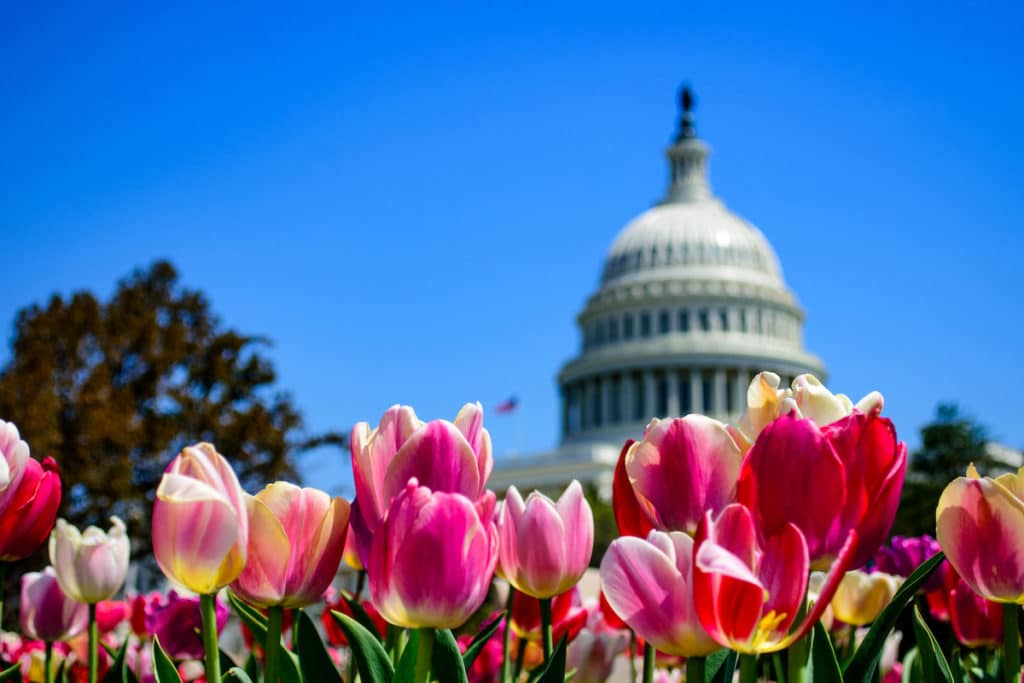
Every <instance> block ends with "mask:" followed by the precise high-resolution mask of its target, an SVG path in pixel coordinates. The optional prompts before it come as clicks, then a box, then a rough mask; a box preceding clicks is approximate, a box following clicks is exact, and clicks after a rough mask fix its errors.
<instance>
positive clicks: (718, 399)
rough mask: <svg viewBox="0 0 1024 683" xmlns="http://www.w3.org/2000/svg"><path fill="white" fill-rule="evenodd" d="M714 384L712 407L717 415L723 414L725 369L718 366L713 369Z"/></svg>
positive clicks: (724, 408)
mask: <svg viewBox="0 0 1024 683" xmlns="http://www.w3.org/2000/svg"><path fill="white" fill-rule="evenodd" d="M714 381H715V384H714V393H713V397H714V399H715V402H714V403H713V404H712V409H713V410H714V412H716V413H718V414H719V415H724V414H725V413H726V412H727V408H726V407H725V399H726V395H725V370H723V369H721V368H718V369H717V370H715V380H714Z"/></svg>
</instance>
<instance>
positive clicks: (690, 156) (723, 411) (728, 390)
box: [491, 90, 825, 494]
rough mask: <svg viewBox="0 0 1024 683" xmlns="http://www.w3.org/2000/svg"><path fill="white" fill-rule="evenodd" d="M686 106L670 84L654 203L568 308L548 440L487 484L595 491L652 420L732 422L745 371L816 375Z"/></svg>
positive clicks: (785, 295) (787, 301)
mask: <svg viewBox="0 0 1024 683" xmlns="http://www.w3.org/2000/svg"><path fill="white" fill-rule="evenodd" d="M692 104H693V99H692V96H691V95H690V93H689V91H687V90H684V91H683V95H682V105H683V106H682V109H683V113H682V117H681V120H680V124H679V131H678V133H677V135H676V137H675V140H674V142H673V143H672V144H671V145H670V146H669V147H668V149H667V150H666V155H667V157H668V162H669V163H668V166H669V181H668V187H667V189H666V191H665V194H664V197H663V199H662V200H661V201H660V202H659V203H658V204H657V205H655V206H654V207H652V208H650V209H648V210H647V211H645V212H643V213H642V214H640V215H639V216H637V217H636V218H634V219H633V220H632V221H630V222H629V223H628V224H627V225H626V226H625V227H624V228H623V229H622V230H621V231H620V232H619V234H618V236H616V237H615V239H614V240H613V242H612V245H611V248H610V249H609V250H608V254H607V256H606V258H605V261H604V264H603V266H602V270H601V278H600V284H599V286H598V288H597V290H596V291H595V292H594V293H593V294H591V295H590V297H589V298H588V299H587V302H586V304H585V306H584V307H583V310H582V311H581V312H580V313H579V315H578V316H577V323H578V325H579V328H580V332H581V341H582V343H581V348H580V351H579V353H578V354H577V355H576V356H575V357H574V358H572V359H571V360H569V361H568V362H567V363H566V364H565V365H564V366H563V367H562V369H561V371H560V372H559V374H558V385H559V388H560V393H561V416H560V421H561V434H562V437H561V444H560V445H559V447H558V448H556V449H555V450H553V451H550V452H547V453H539V454H534V455H532V456H522V457H511V458H506V459H505V460H504V461H501V462H499V463H498V464H497V469H496V471H495V473H494V477H493V478H492V481H491V485H492V487H493V488H496V489H499V490H500V489H502V488H504V487H505V486H506V485H507V484H510V483H514V484H516V485H517V486H519V487H521V488H535V487H543V488H547V487H554V486H560V485H563V484H565V483H566V482H568V481H569V480H570V479H573V478H575V479H580V480H581V481H585V482H587V481H589V482H591V483H593V484H595V485H597V487H598V489H599V490H600V491H602V492H603V493H605V494H607V493H608V492H609V491H610V484H611V474H612V469H613V468H614V465H615V461H616V459H617V457H618V454H619V451H620V449H621V448H622V445H623V443H624V442H625V440H626V439H630V438H632V439H638V438H640V436H641V435H642V433H643V429H644V426H645V425H646V424H647V422H648V421H649V420H650V419H651V418H652V417H655V416H657V417H665V416H677V415H685V414H687V413H704V414H706V415H710V416H711V417H714V418H717V419H719V420H722V421H726V422H728V421H735V420H736V419H738V417H739V415H740V414H741V413H742V411H743V410H744V409H745V407H746V394H747V386H748V385H749V383H750V379H751V378H752V377H753V376H754V375H755V374H756V373H757V372H759V371H761V370H771V371H773V372H775V373H777V374H778V375H780V376H781V377H782V379H783V382H785V383H787V384H788V381H789V380H790V379H791V378H792V377H795V376H796V375H799V374H801V373H805V372H810V373H813V374H815V375H817V376H818V377H823V376H824V374H825V368H824V365H823V364H822V361H821V360H820V359H819V358H817V357H816V356H814V355H812V354H810V353H809V352H808V351H806V350H805V349H804V346H803V322H804V312H803V310H802V309H801V308H800V305H799V303H798V302H797V300H796V297H795V296H794V294H793V292H792V291H790V289H789V288H788V287H787V286H786V283H785V280H784V279H783V275H782V268H781V266H780V264H779V259H778V256H776V254H775V251H774V250H773V249H772V246H771V244H770V243H769V242H768V240H767V238H766V237H765V236H764V234H763V233H762V232H761V231H760V230H759V229H758V228H757V227H755V226H754V225H753V224H752V223H750V222H749V221H747V220H745V219H744V218H742V217H740V216H738V215H737V214H735V213H733V212H732V211H730V210H729V209H728V208H727V207H726V205H725V204H724V202H723V201H722V200H721V199H719V198H718V197H716V196H715V194H714V193H713V192H712V190H711V184H710V182H709V180H708V172H707V160H708V155H709V153H710V149H709V147H708V146H707V145H706V144H705V143H704V142H703V141H702V140H701V139H700V138H698V137H697V135H696V131H695V128H694V123H693V117H692Z"/></svg>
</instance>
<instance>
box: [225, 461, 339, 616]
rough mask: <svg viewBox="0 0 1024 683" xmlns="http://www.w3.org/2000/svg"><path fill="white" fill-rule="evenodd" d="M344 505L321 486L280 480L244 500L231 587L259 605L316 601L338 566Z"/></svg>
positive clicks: (303, 604) (292, 605)
mask: <svg viewBox="0 0 1024 683" xmlns="http://www.w3.org/2000/svg"><path fill="white" fill-rule="evenodd" d="M348 516H349V504H348V501H346V500H345V499H343V498H334V499H332V498H331V497H330V496H328V495H327V494H326V493H324V492H323V491H318V490H317V489H313V488H300V487H298V486H295V485H294V484H290V483H287V482H283V481H279V482H275V483H273V484H270V485H268V486H267V487H266V488H264V489H263V490H262V491H260V492H259V493H258V494H256V495H255V496H252V497H251V500H250V502H249V549H248V554H247V558H248V559H247V560H246V565H245V569H243V570H242V573H241V574H239V576H238V578H237V579H235V581H234V583H232V584H231V589H232V590H233V591H234V592H235V593H237V594H238V595H239V596H240V597H241V598H242V599H244V600H246V601H247V602H249V603H251V604H253V605H258V606H259V607H272V606H282V607H286V608H289V609H290V608H294V607H306V606H307V605H312V604H313V603H315V602H319V601H320V598H321V596H322V595H323V592H324V591H325V590H326V589H327V586H328V585H330V583H331V580H332V579H334V575H335V574H336V573H337V571H338V564H339V563H340V562H341V554H342V551H343V549H344V548H345V534H346V532H347V531H348Z"/></svg>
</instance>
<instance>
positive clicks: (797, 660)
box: [786, 597, 811, 683]
mask: <svg viewBox="0 0 1024 683" xmlns="http://www.w3.org/2000/svg"><path fill="white" fill-rule="evenodd" d="M806 613H807V598H806V597H805V598H804V602H803V604H802V605H800V609H798V610H797V613H796V620H795V621H794V622H793V623H796V624H799V623H801V622H802V621H803V620H804V615H805V614H806ZM810 661H811V636H810V635H806V636H804V637H803V638H801V639H800V640H798V641H796V642H795V643H793V644H792V645H790V646H789V651H788V652H787V653H786V683H807V667H808V664H809V663H810Z"/></svg>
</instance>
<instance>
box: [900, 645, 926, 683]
mask: <svg viewBox="0 0 1024 683" xmlns="http://www.w3.org/2000/svg"><path fill="white" fill-rule="evenodd" d="M922 678H923V674H922V673H921V657H920V656H918V654H917V648H916V647H912V648H910V649H909V650H907V654H906V655H904V657H903V675H902V676H901V677H900V680H901V681H902V683H916V682H917V681H920V680H921V679H922Z"/></svg>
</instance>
